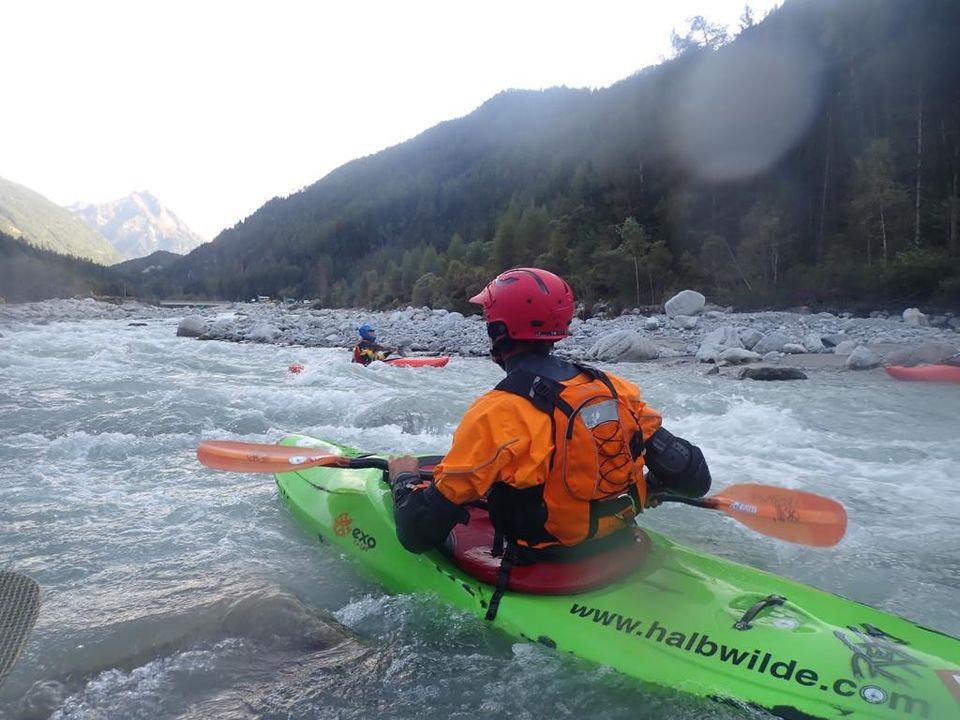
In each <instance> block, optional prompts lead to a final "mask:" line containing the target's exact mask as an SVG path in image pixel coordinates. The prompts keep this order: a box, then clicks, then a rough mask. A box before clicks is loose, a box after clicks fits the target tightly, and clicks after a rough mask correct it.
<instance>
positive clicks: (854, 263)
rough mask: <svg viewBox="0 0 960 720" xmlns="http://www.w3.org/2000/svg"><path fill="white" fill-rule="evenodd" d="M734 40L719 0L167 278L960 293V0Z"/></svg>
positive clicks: (459, 296)
mask: <svg viewBox="0 0 960 720" xmlns="http://www.w3.org/2000/svg"><path fill="white" fill-rule="evenodd" d="M705 11H706V12H708V11H709V8H706V7H705ZM726 40H727V39H726V37H725V36H724V33H723V32H722V29H720V28H714V27H712V26H710V25H709V22H706V21H704V20H703V19H702V18H697V19H695V21H694V22H693V23H692V24H691V28H690V32H689V33H688V34H686V35H685V36H678V37H675V38H674V45H675V48H676V50H677V57H675V58H674V59H672V60H670V61H667V62H665V63H663V64H662V65H660V66H658V67H654V68H648V69H646V70H644V71H641V72H638V73H637V74H636V75H634V76H632V77H630V78H627V79H625V80H623V81H622V82H620V83H618V84H616V85H614V86H613V87H611V88H608V89H604V90H599V91H588V90H571V89H566V88H557V89H553V90H548V91H543V92H529V91H508V92H504V93H502V94H500V95H498V96H496V97H494V98H492V99H491V100H489V101H488V102H487V103H485V104H484V105H483V106H482V107H480V108H479V109H478V110H476V111H475V112H474V113H472V114H471V115H469V116H467V117H465V118H462V119H458V120H452V121H449V122H446V123H443V124H441V125H439V126H437V127H435V128H432V129H430V130H428V131H426V132H424V133H423V134H421V135H420V136H418V137H416V138H414V139H413V140H411V141H409V142H406V143H403V144H401V145H398V146H396V147H393V148H390V149H388V150H385V151H383V152H381V153H378V154H376V155H373V156H370V157H366V158H363V159H359V160H356V161H354V162H351V163H348V164H347V165H345V166H343V167H341V168H339V169H338V170H336V171H334V172H332V173H331V174H330V175H328V176H327V177H325V178H323V179H322V180H320V181H319V182H317V183H316V184H314V185H312V186H311V187H308V188H306V189H305V190H303V191H302V192H299V193H296V194H294V195H292V196H290V197H287V198H275V199H273V200H271V201H270V202H268V203H267V204H266V205H264V206H263V207H262V208H261V209H260V210H259V211H257V212H256V213H255V214H254V215H252V216H251V217H249V218H247V219H246V220H245V221H244V222H242V223H240V224H238V225H237V226H236V227H234V228H232V229H230V230H227V231H225V232H223V233H222V234H221V235H220V236H219V237H218V238H217V239H216V240H215V241H214V242H212V243H210V244H208V245H206V246H203V247H201V248H199V249H197V250H195V251H194V252H192V253H191V254H190V255H188V256H187V257H185V258H184V259H182V260H180V261H177V262H175V263H173V264H172V265H171V266H170V268H169V269H168V270H166V271H163V272H160V273H153V274H151V278H153V279H152V282H151V284H150V285H149V286H148V287H147V288H146V290H147V291H149V292H152V293H155V294H160V295H179V294H186V295H193V296H212V297H218V298H224V299H243V298H248V297H251V296H253V295H257V294H268V295H288V296H296V297H305V298H316V299H319V300H320V301H321V302H323V303H324V304H327V305H333V306H336V305H355V304H356V305H375V306H390V305H394V304H406V303H409V302H413V303H414V304H417V305H420V304H430V305H435V306H446V307H451V308H460V309H462V308H463V306H464V304H465V299H466V297H468V296H469V294H470V293H471V292H473V291H475V290H476V289H477V288H478V287H479V286H480V284H481V283H482V281H483V280H484V279H486V278H488V277H489V276H490V275H491V274H493V273H494V272H497V271H499V270H502V269H504V268H507V267H510V266H512V265H517V264H527V263H531V264H537V265H541V266H544V267H547V268H550V269H553V270H555V271H557V272H560V273H562V274H564V275H565V276H566V277H568V278H569V279H570V280H571V282H572V283H573V284H574V286H575V289H576V291H577V293H578V295H579V296H580V297H581V298H583V299H584V300H585V301H586V302H587V303H588V304H589V303H591V302H593V301H596V300H604V301H606V302H608V303H610V304H613V305H615V306H628V305H643V304H656V303H659V302H661V301H662V300H663V299H664V297H665V295H667V294H668V293H670V292H672V291H673V290H675V289H678V288H681V287H684V286H691V287H696V288H698V289H701V290H703V291H704V292H706V293H707V294H708V295H709V296H710V298H711V299H712V300H714V301H716V302H720V303H724V304H726V303H733V304H736V305H737V306H738V307H758V306H764V305H784V304H796V303H807V304H811V305H816V304H819V305H824V304H830V305H837V304H844V305H847V306H851V305H856V304H864V305H867V304H873V305H884V304H900V303H911V304H914V303H935V304H942V305H951V306H958V305H960V238H958V234H960V222H958V217H960V179H958V178H960V52H958V51H957V47H960V2H956V0H844V1H843V2H838V1H837V0H787V1H786V2H785V4H784V6H783V7H782V8H780V9H779V10H777V11H775V12H774V13H772V14H771V15H770V16H769V17H767V18H766V19H765V20H764V21H763V22H761V23H759V24H755V25H754V24H752V20H751V19H750V18H749V17H748V16H745V18H744V21H743V27H742V28H740V31H739V34H738V35H737V37H736V38H735V39H733V41H731V42H727V41H726Z"/></svg>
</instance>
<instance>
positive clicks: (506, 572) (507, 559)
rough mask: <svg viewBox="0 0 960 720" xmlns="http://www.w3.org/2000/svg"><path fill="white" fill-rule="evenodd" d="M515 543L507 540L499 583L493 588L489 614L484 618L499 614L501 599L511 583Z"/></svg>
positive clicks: (488, 609) (491, 617)
mask: <svg viewBox="0 0 960 720" xmlns="http://www.w3.org/2000/svg"><path fill="white" fill-rule="evenodd" d="M515 557H516V555H515V553H514V547H513V543H511V542H509V541H508V542H507V549H506V550H505V551H504V553H503V558H502V559H501V560H500V570H499V571H498V572H497V585H496V587H495V588H494V589H493V595H491V596H490V604H489V605H488V606H487V614H486V615H484V616H483V619H484V620H493V619H494V618H495V617H496V616H497V610H499V609H500V601H501V600H502V599H503V594H504V593H505V592H506V591H507V585H509V584H510V571H511V570H513V566H514V562H515V560H514V558H515Z"/></svg>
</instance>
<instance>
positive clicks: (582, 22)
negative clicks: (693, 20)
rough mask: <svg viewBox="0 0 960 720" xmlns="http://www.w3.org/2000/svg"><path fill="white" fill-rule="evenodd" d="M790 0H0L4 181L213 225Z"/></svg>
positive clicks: (634, 65)
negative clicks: (707, 24)
mask: <svg viewBox="0 0 960 720" xmlns="http://www.w3.org/2000/svg"><path fill="white" fill-rule="evenodd" d="M746 2H749V4H750V6H751V7H752V9H753V11H754V17H755V18H756V19H757V20H760V19H761V18H762V17H763V16H764V15H765V14H766V12H767V11H768V10H769V9H770V8H771V7H773V6H775V5H777V4H779V3H778V2H777V0H656V1H654V0H632V1H631V0H621V1H619V2H614V1H612V0H590V1H589V2H588V1H587V0H576V1H574V2H570V1H568V0H512V1H509V0H507V1H502V0H484V1H483V2H480V1H478V0H470V1H458V0H367V1H363V0H341V1H340V2H328V1H324V0H262V1H261V2H251V1H247V0H223V1H221V0H185V1H184V0H116V1H112V0H0V28H2V36H3V38H2V41H0V69H2V70H0V177H3V178H6V179H7V180H11V181H13V182H16V183H19V184H21V185H25V186H27V187H29V188H30V189H32V190H35V191H37V192H39V193H41V194H43V195H45V196H46V197H48V198H50V199H51V200H53V201H54V202H56V203H59V204H62V205H69V204H71V203H74V202H78V201H82V202H106V201H109V200H115V199H117V198H120V197H123V196H125V195H127V194H129V193H130V192H133V191H135V190H148V191H150V192H152V193H153V194H154V195H156V196H157V197H158V199H159V200H160V201H161V202H162V203H164V204H165V205H166V206H167V207H169V208H170V209H171V210H172V211H173V212H174V213H176V214H177V215H178V216H179V217H180V218H181V219H182V220H184V221H185V222H186V223H187V224H188V225H189V226H190V227H191V228H192V229H193V230H195V231H196V232H198V233H200V234H201V235H203V236H205V237H207V238H208V239H210V238H213V237H214V236H215V235H216V234H217V233H218V232H219V231H220V230H221V229H223V228H225V227H230V226H232V225H233V224H234V223H236V222H237V221H238V220H240V219H242V218H244V217H246V216H248V215H250V214H251V213H253V212H254V211H255V210H256V209H257V208H259V207H260V206H261V205H262V204H263V203H265V202H266V201H267V200H269V199H270V198H272V197H274V196H277V195H288V194H290V193H291V192H294V191H296V190H299V189H300V188H302V187H304V186H306V185H310V184H312V183H313V182H315V181H317V180H319V179H320V178H321V177H323V176H324V175H326V174H327V173H329V172H330V171H331V170H334V169H335V168H337V167H339V166H340V165H342V164H343V163H345V162H347V161H349V160H352V159H354V158H357V157H362V156H364V155H369V154H371V153H375V152H377V151H379V150H382V149H383V148H385V147H389V146H391V145H395V144H397V143H400V142H403V141H404V140H408V139H410V138H411V137H414V136H415V135H417V134H419V133H420V132H422V131H423V130H426V129H427V128H430V127H432V126H434V125H436V124H437V123H439V122H442V121H444V120H449V119H452V118H455V117H461V116H463V115H466V114H468V113H470V112H471V111H473V110H474V109H475V108H477V107H478V106H479V105H481V104H482V103H483V102H484V101H485V100H487V99H488V98H490V97H492V96H493V95H495V94H497V93H498V92H500V91H501V90H505V89H508V88H533V89H539V88H545V87H552V86H556V85H566V86H568V87H606V86H608V85H611V84H612V83H614V82H616V81H617V80H621V79H623V78H625V77H627V76H629V75H630V74H632V73H633V72H635V71H636V70H639V69H641V68H643V67H646V66H648V65H651V64H655V63H657V62H659V60H660V59H661V58H662V57H664V56H668V55H669V54H670V32H671V30H673V29H675V28H676V29H678V30H683V29H684V28H685V22H684V21H685V20H686V19H687V18H689V17H691V16H693V15H697V14H701V15H705V16H707V17H708V18H709V19H711V20H713V21H715V22H723V23H726V24H729V25H730V26H731V29H735V28H736V27H737V18H738V17H739V16H740V14H741V13H742V11H743V8H744V5H745V4H746Z"/></svg>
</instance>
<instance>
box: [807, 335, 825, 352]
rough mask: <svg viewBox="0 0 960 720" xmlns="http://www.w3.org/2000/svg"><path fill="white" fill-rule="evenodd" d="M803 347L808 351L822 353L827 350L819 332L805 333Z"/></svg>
mask: <svg viewBox="0 0 960 720" xmlns="http://www.w3.org/2000/svg"><path fill="white" fill-rule="evenodd" d="M803 347H804V349H805V350H806V351H807V352H808V353H822V352H826V350H827V348H826V346H825V345H824V344H823V340H822V339H821V338H820V335H819V334H818V333H807V334H806V335H804V336H803Z"/></svg>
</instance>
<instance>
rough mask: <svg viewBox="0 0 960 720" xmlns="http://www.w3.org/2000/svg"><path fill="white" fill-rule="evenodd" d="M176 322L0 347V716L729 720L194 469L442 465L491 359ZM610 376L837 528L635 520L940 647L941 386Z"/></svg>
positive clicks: (269, 484)
mask: <svg viewBox="0 0 960 720" xmlns="http://www.w3.org/2000/svg"><path fill="white" fill-rule="evenodd" d="M176 326H177V320H176V319H170V320H150V321H149V324H148V325H147V326H145V327H140V326H130V325H128V324H127V323H126V322H125V321H119V320H95V321H94V320H91V321H84V322H71V323H52V324H49V325H29V326H28V325H19V326H14V327H4V328H3V338H2V339H0V493H2V494H0V498H2V502H0V567H3V568H9V569H15V570H19V571H22V572H25V573H27V574H29V575H31V576H33V577H34V578H36V580H37V581H38V582H40V584H41V585H42V587H43V607H42V609H41V613H40V618H39V621H38V623H37V627H36V629H35V630H34V632H33V634H32V636H31V640H30V643H29V645H28V647H27V650H26V651H25V653H24V655H23V656H22V658H21V661H20V664H19V665H18V667H17V668H16V669H15V670H14V672H13V674H12V675H11V676H10V677H9V678H8V679H7V681H6V683H5V685H4V686H3V687H2V688H0V718H5V719H6V718H31V720H32V719H33V718H46V717H48V716H51V714H52V717H54V718H64V719H66V718H70V719H79V718H83V719H84V720H93V719H96V720H100V719H102V718H198V719H199V718H265V719H266V718H269V719H273V718H277V719H279V718H314V717H315V718H366V717H374V716H376V717H381V718H388V717H396V718H418V719H421V720H422V719H423V718H433V717H436V718H445V717H456V718H471V719H472V718H477V717H493V716H500V715H509V716H511V717H518V718H540V717H550V718H568V717H569V718H579V717H585V716H588V715H589V716H600V717H605V718H631V719H632V720H636V719H638V718H640V719H642V718H671V719H674V718H684V719H687V720H692V719H693V718H697V719H700V718H741V717H748V715H744V714H741V713H739V712H738V711H737V710H735V709H732V708H728V707H725V706H721V705H716V704H713V703H709V702H701V701H693V700H690V699H688V698H685V697H683V696H680V695H676V694H673V693H666V692H664V691H660V690H657V689H652V688H649V687H644V686H642V685H641V684H638V683H636V682H634V681H632V680H629V679H627V678H624V677H621V676H619V675H617V674H615V673H611V672H607V671H604V670H603V669H598V668H596V667H594V666H591V665H587V664H585V663H580V662H578V661H576V660H574V659H572V658H569V657H566V656H560V655H557V654H555V653H551V652H549V651H547V650H544V649H541V648H536V647H532V646H527V645H523V644H512V643H511V642H510V641H509V640H507V639H505V638H504V637H502V636H500V635H499V634H497V633H495V632H491V631H490V630H489V629H487V628H485V627H484V624H483V622H482V621H479V620H475V619H472V618H465V617H463V616H461V615H458V614H455V613H453V612H451V611H448V610H446V609H445V608H443V607H440V606H438V605H436V604H435V603H432V602H430V601H429V600H428V599H426V598H422V597H414V596H401V597H387V596H385V595H384V594H383V593H382V592H381V591H379V590H378V588H377V587H376V586H375V585H373V584H371V583H370V582H368V581H366V580H364V579H363V578H362V577H360V576H359V575H357V574H356V573H355V571H354V569H353V568H352V567H351V566H349V565H348V564H346V563H344V562H342V561H341V559H340V558H339V557H338V556H337V554H336V553H335V552H334V551H333V550H332V549H331V548H330V547H328V546H327V547H322V546H318V545H316V544H315V543H313V542H312V540H311V539H310V538H309V537H308V536H306V535H305V534H304V533H303V532H302V531H301V530H300V529H299V528H298V526H296V525H295V524H294V522H293V521H292V519H291V518H290V517H289V516H288V514H287V512H286V511H285V509H284V507H283V506H282V505H281V503H280V502H279V501H278V498H277V494H276V492H275V490H274V485H273V481H272V478H271V477H270V476H266V475H239V474H229V473H218V472H215V471H211V470H207V469H205V468H203V467H201V466H200V465H199V464H198V463H197V462H196V460H195V457H194V450H195V448H196V446H197V444H198V443H199V442H200V441H201V440H203V439H208V438H232V439H239V440H248V441H259V442H272V441H274V440H276V439H277V438H278V437H279V436H281V435H283V434H285V433H288V432H292V431H304V432H307V433H310V434H315V435H319V436H323V437H327V438H330V439H333V440H336V441H341V442H347V443H350V444H353V445H355V446H358V447H362V448H363V449H365V450H369V451H404V452H405V451H411V452H437V451H440V452H442V451H443V450H445V449H446V447H447V445H448V442H449V437H450V434H451V433H452V430H453V428H454V427H455V424H456V422H457V420H458V419H459V417H460V415H461V413H462V412H463V410H464V409H465V408H466V407H467V405H468V404H469V402H470V401H471V400H472V399H473V398H475V397H476V396H477V395H479V394H480V393H481V392H483V391H484V390H485V389H487V388H489V387H490V386H492V385H493V384H494V383H495V382H496V381H497V380H498V378H499V377H500V372H499V370H498V369H497V368H496V367H495V366H494V365H493V364H492V363H490V362H488V361H484V360H465V359H459V358H454V359H453V360H452V361H451V363H450V364H449V365H448V366H447V367H446V368H443V369H399V368H389V367H372V368H362V367H359V366H355V365H351V364H350V363H349V357H348V354H347V353H346V352H344V351H339V352H338V351H333V350H316V349H304V348H281V347H275V346H266V345H237V344H229V343H218V342H200V341H196V340H187V339H182V338H176V337H175V332H176ZM294 361H300V362H302V363H304V365H305V366H306V370H305V371H304V372H303V373H301V374H300V375H292V374H290V373H289V372H288V371H287V366H288V365H289V364H290V363H292V362H294ZM615 370H616V372H619V373H621V374H623V375H625V376H626V377H629V378H631V379H633V380H635V381H637V382H638V383H639V384H640V385H641V386H642V387H643V389H644V395H645V397H646V399H647V401H648V402H649V403H650V404H651V405H652V406H653V407H655V408H657V409H659V410H661V411H662V412H663V414H664V416H665V418H666V422H665V424H666V425H667V427H669V428H670V429H671V430H673V431H674V432H675V433H677V434H681V435H684V436H686V437H689V438H690V439H692V440H694V441H695V442H697V443H698V444H700V445H701V446H702V447H703V449H704V451H705V453H706V455H707V457H708V459H709V461H710V464H711V468H712V471H713V476H714V481H715V484H716V486H717V487H722V486H723V485H725V484H730V483H734V482H744V481H753V482H762V483H769V484H773V485H781V486H785V487H791V488H802V489H805V490H811V491H813V492H818V493H821V494H824V495H828V496H831V497H834V498H837V499H838V500H840V501H842V502H843V503H844V504H845V505H846V506H847V508H848V511H849V514H850V527H849V531H848V535H847V537H846V538H845V540H844V541H843V542H842V543H841V544H840V545H839V546H838V547H836V548H833V549H829V550H814V549H809V548H803V547H800V546H795V545H788V544H785V543H780V542H777V541H775V540H772V539H769V538H766V537H763V536H759V535H756V534H754V533H751V532H750V531H749V530H746V529H745V528H743V527H742V526H740V525H738V524H736V523H734V522H733V521H730V520H728V519H726V518H725V517H723V516H722V515H721V514H719V513H711V512H708V511H702V510H696V509H693V508H685V507H679V506H671V507H665V508H662V509H661V510H658V511H656V512H654V513H650V514H649V515H645V516H644V522H645V523H647V524H648V525H650V526H652V527H654V528H655V529H658V530H662V531H665V532H667V533H668V534H669V535H670V536H672V537H673V538H674V539H676V540H678V541H680V542H683V543H685V544H690V545H694V546H696V547H700V548H703V549H706V550H709V551H711V552H714V553H717V554H720V555H723V556H725V557H729V558H732V559H736V560H739V561H742V562H746V563H748V564H752V565H754V566H756V567H761V568H764V569H767V570H770V571H772V572H775V573H778V574H782V575H786V576H790V577H793V578H796V579H799V580H801V581H803V582H807V583H810V584H813V585H816V586H818V587H821V588H824V589H826V590H829V591H832V592H836V593H839V594H842V595H845V596H848V597H851V598H854V599H856V600H859V601H862V602H866V603H869V604H872V605H876V606H879V607H881V608H884V609H886V610H890V611H893V612H896V613H899V614H902V615H905V616H907V617H909V618H911V619H913V620H916V621H918V622H921V623H923V624H925V625H929V626H931V627H934V628H936V629H939V630H942V631H945V632H948V633H951V634H954V635H960V603H958V597H960V593H958V589H960V537H958V532H957V528H958V527H960V496H958V488H960V485H958V482H957V481H958V479H960V465H958V463H960V442H958V437H960V432H958V430H960V421H958V411H960V386H949V385H933V384H930V385H928V384H924V383H897V382H895V381H892V380H890V379H888V378H887V377H886V376H885V375H883V374H882V372H880V371H877V372H871V373H860V374H856V373H844V374H835V373H822V374H812V376H811V379H810V380H809V381H806V382H795V383H752V382H747V383H738V382H736V381H732V380H729V379H724V378H716V377H714V378H705V377H703V376H701V374H700V370H699V369H698V368H696V367H694V366H684V367H673V368H666V367H662V366H650V365H621V366H617V367H616V368H615ZM39 681H49V682H48V684H47V685H46V686H45V689H44V690H38V689H37V688H35V689H34V691H33V692H32V693H31V695H30V697H31V698H32V700H31V702H32V704H30V703H26V702H23V701H22V698H23V697H24V694H25V693H26V692H27V690H28V688H30V687H31V685H33V684H34V683H35V682H39Z"/></svg>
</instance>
